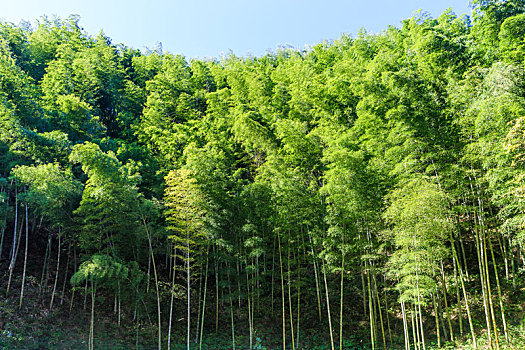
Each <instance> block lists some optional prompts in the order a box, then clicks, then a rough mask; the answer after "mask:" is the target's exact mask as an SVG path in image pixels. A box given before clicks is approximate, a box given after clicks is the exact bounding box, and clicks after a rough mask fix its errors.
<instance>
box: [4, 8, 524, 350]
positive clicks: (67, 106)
mask: <svg viewBox="0 0 525 350" xmlns="http://www.w3.org/2000/svg"><path fill="white" fill-rule="evenodd" d="M471 6H472V15H471V16H466V15H465V16H461V17H459V16H456V15H455V14H454V13H452V12H451V11H447V12H445V13H443V14H442V15H441V16H440V17H439V18H437V19H435V18H431V17H430V16H428V15H426V14H425V13H423V12H422V13H419V14H418V15H416V16H414V17H413V18H411V19H408V20H405V21H403V22H402V24H401V25H400V26H399V28H396V27H389V28H387V29H385V30H384V31H383V32H381V33H379V34H370V33H367V32H366V31H365V30H362V31H361V32H360V33H359V34H358V35H356V36H355V37H352V36H349V35H343V36H341V37H340V38H339V39H337V40H335V41H333V42H324V43H320V44H318V45H315V46H313V47H311V48H308V49H305V50H296V49H291V48H282V49H279V50H277V52H275V53H268V54H267V55H265V56H262V57H250V56H248V57H244V58H243V57H237V56H235V55H233V54H230V55H227V56H225V57H222V58H221V59H205V60H199V59H193V60H187V59H186V58H185V57H183V56H180V55H173V54H170V53H166V52H162V49H161V48H160V47H157V48H156V49H152V50H146V51H144V52H141V51H139V50H135V49H132V48H129V47H126V46H124V45H116V44H114V43H112V42H111V39H110V38H108V37H107V36H106V35H105V34H104V33H102V32H101V33H100V34H99V35H96V36H90V35H89V34H88V33H86V32H85V31H84V30H83V29H82V28H81V27H80V24H79V18H78V17H75V16H71V17H69V18H67V19H64V20H62V19H58V18H48V17H42V18H41V19H39V20H37V21H36V22H35V23H33V24H29V23H21V24H20V25H13V24H11V23H7V22H2V23H1V24H0V175H1V179H0V207H1V208H0V218H1V219H0V220H1V221H0V230H1V237H0V266H1V271H0V276H1V288H0V291H1V292H2V293H3V295H2V298H4V297H11V298H12V297H13V295H16V297H17V298H18V299H19V307H22V305H23V304H24V303H26V302H27V300H25V299H24V288H28V286H32V287H33V288H37V289H38V295H39V300H40V301H41V303H42V305H43V306H42V307H45V308H48V309H49V310H51V311H52V310H55V309H57V308H60V309H64V310H68V312H72V313H75V312H78V313H82V312H83V313H86V314H89V319H90V326H89V337H88V338H87V339H88V346H89V348H90V349H94V348H97V327H96V326H97V323H98V319H100V318H102V317H110V318H111V319H112V322H114V323H118V325H119V326H120V327H123V328H127V329H131V330H136V339H131V340H130V341H131V342H132V343H135V341H136V343H137V344H139V343H140V344H150V345H151V346H152V347H154V348H158V349H161V348H162V349H170V347H172V348H173V346H174V345H173V344H186V345H185V347H187V348H188V349H190V347H191V348H195V349H196V348H199V349H201V348H207V346H209V343H207V339H209V338H210V337H213V336H218V335H223V336H225V337H227V338H228V339H229V340H228V342H229V345H228V347H230V348H233V349H246V348H255V347H257V346H261V344H263V345H264V346H267V347H268V348H282V349H302V348H313V347H314V346H316V344H325V346H326V344H329V348H331V349H336V348H338V349H343V348H352V346H356V345H355V344H358V345H359V346H363V347H367V348H370V349H374V350H375V349H387V348H388V349H389V348H401V349H402V348H405V349H407V350H408V349H418V350H420V349H426V348H430V347H432V346H438V347H441V346H445V345H446V344H448V345H451V344H465V343H469V344H471V346H472V347H473V348H487V347H488V348H491V349H503V348H505V347H512V346H514V347H517V346H519V345H517V344H520V343H519V342H520V336H523V334H524V333H523V326H524V325H523V317H524V313H523V301H524V296H523V288H524V287H525V285H524V283H525V276H524V268H525V249H524V244H525V234H524V232H525V231H524V228H525V187H524V184H523V179H524V177H525V71H524V64H525V63H524V62H525V2H524V1H522V0H515V1H497V0H484V1H482V0H476V1H473V3H472V5H471ZM174 35H176V33H174ZM26 290H27V289H26ZM5 322H9V321H8V320H5ZM520 330H521V331H520ZM520 332H521V333H520ZM206 344H208V345H206ZM521 344H522V343H521ZM458 346H459V345H458ZM258 348H260V347H258ZM325 348H326V347H325Z"/></svg>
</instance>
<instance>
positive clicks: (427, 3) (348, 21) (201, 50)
mask: <svg viewBox="0 0 525 350" xmlns="http://www.w3.org/2000/svg"><path fill="white" fill-rule="evenodd" d="M0 4H1V6H0V18H2V19H3V20H6V21H9V22H13V23H15V24H18V23H19V22H20V21H21V20H27V21H34V20H35V19H37V18H39V17H40V16H42V15H44V14H45V15H48V16H52V15H58V16H59V17H61V18H65V17H67V16H68V15H70V14H78V15H80V17H81V20H80V25H81V26H82V27H83V28H84V29H85V30H86V31H87V32H88V33H89V34H91V35H96V34H98V32H99V31H100V30H101V29H102V30H103V31H104V33H105V34H106V35H107V36H109V37H110V38H112V40H113V43H115V44H118V43H124V44H126V45H127V46H131V47H134V48H138V49H144V48H146V47H148V48H153V47H154V46H155V43H156V42H161V43H162V46H163V49H164V50H165V51H169V52H172V53H175V54H177V53H180V54H183V55H185V56H186V57H187V58H194V57H200V58H205V57H219V56H221V54H223V53H228V52H229V50H231V51H233V52H234V53H235V54H236V55H239V56H246V55H248V54H252V55H256V56H260V55H264V54H265V53H266V52H267V50H273V51H275V49H276V48H277V47H279V46H282V45H291V46H293V47H295V48H300V49H302V48H304V47H305V45H312V44H316V43H319V42H321V41H323V40H332V39H337V38H338V37H339V36H340V35H341V33H349V34H351V35H356V34H357V32H358V31H359V29H360V28H366V29H367V30H368V31H369V32H373V33H377V32H381V31H382V30H384V29H386V28H387V26H388V25H394V26H399V24H400V22H401V20H403V19H405V18H409V17H411V16H412V15H413V14H414V12H415V11H416V10H418V9H422V10H424V11H426V12H429V13H430V14H431V15H432V16H433V17H438V16H439V15H440V14H441V13H442V12H443V11H444V10H446V9H447V8H451V9H452V11H453V12H455V13H456V14H457V15H461V14H470V9H469V7H468V0H316V1H314V0H222V1H221V0H185V1H183V0H90V1H85V0H83V1H80V0H0Z"/></svg>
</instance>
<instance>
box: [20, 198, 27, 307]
mask: <svg viewBox="0 0 525 350" xmlns="http://www.w3.org/2000/svg"><path fill="white" fill-rule="evenodd" d="M25 209H26V242H25V243H26V246H25V249H24V272H23V273H22V288H21V289H20V303H19V304H18V309H21V308H22V300H23V299H24V286H25V281H26V267H27V246H28V239H29V228H28V218H27V204H26V205H25Z"/></svg>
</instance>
